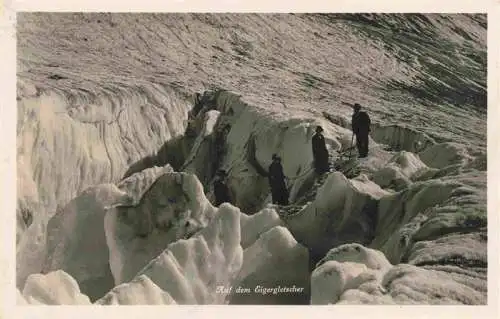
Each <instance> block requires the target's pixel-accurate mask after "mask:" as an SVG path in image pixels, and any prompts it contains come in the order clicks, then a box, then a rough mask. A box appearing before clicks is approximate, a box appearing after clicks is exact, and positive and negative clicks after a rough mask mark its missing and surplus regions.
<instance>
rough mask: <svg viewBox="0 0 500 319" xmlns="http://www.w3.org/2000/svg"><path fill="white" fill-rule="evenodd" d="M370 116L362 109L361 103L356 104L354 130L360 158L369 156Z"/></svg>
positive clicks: (353, 120) (353, 116)
mask: <svg viewBox="0 0 500 319" xmlns="http://www.w3.org/2000/svg"><path fill="white" fill-rule="evenodd" d="M370 124H371V121H370V117H369V116H368V114H367V113H366V112H365V111H361V105H360V104H359V103H355V104H354V114H353V115H352V132H353V133H354V135H356V146H357V147H358V153H359V157H360V158H364V157H367V156H368V135H369V134H370Z"/></svg>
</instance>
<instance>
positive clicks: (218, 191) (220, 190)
mask: <svg viewBox="0 0 500 319" xmlns="http://www.w3.org/2000/svg"><path fill="white" fill-rule="evenodd" d="M226 177H227V174H226V171H225V170H222V169H221V170H219V171H218V172H217V174H216V175H215V181H214V195H215V206H219V205H220V204H222V203H230V204H232V203H233V202H232V200H231V194H230V191H229V187H228V186H227V182H226Z"/></svg>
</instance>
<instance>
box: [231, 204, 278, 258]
mask: <svg viewBox="0 0 500 319" xmlns="http://www.w3.org/2000/svg"><path fill="white" fill-rule="evenodd" d="M282 224H283V221H282V220H281V219H280V216H279V215H278V213H277V212H276V210H274V209H272V208H264V209H263V210H261V211H259V212H258V213H256V214H253V215H247V214H245V213H241V216H240V225H241V247H242V248H243V249H246V248H248V247H249V246H250V245H251V244H253V243H255V242H256V241H257V239H259V237H260V236H261V235H262V234H263V233H265V232H267V231H268V230H270V229H271V228H273V227H275V226H282Z"/></svg>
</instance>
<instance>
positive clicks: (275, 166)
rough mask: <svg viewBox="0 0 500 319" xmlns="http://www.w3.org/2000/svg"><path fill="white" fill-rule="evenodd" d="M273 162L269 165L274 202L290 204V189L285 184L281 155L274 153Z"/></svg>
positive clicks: (269, 177)
mask: <svg viewBox="0 0 500 319" xmlns="http://www.w3.org/2000/svg"><path fill="white" fill-rule="evenodd" d="M272 159H273V162H272V163H271V165H269V175H268V179H269V186H271V196H272V198H273V204H278V205H288V189H287V188H286V184H285V174H284V173H283V166H281V157H279V156H278V155H276V154H273V157H272Z"/></svg>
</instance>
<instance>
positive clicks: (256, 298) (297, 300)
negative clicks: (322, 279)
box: [231, 226, 309, 305]
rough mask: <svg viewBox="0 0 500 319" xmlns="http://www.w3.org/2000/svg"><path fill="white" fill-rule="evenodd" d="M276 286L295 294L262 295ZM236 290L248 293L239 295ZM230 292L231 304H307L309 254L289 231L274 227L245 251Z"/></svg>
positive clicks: (283, 292) (270, 293) (281, 227)
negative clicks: (240, 289) (239, 288)
mask: <svg viewBox="0 0 500 319" xmlns="http://www.w3.org/2000/svg"><path fill="white" fill-rule="evenodd" d="M279 286H281V287H283V288H290V289H293V288H295V289H296V290H293V291H292V290H290V291H280V292H267V293H265V292H264V291H265V288H267V289H269V288H276V287H279ZM237 287H241V288H242V289H245V288H247V289H250V291H249V292H245V293H239V292H238V291H237ZM259 287H260V288H262V289H259ZM233 288H234V289H233V295H232V296H231V303H232V304H271V305H272V304H307V303H308V302H309V300H308V295H309V253H308V251H307V249H306V248H305V247H304V246H302V245H301V244H299V243H297V241H296V240H295V239H294V238H293V236H292V235H291V234H290V232H289V231H288V229H286V228H285V227H283V226H276V227H273V228H271V229H270V230H268V231H267V232H265V233H263V234H262V235H261V236H260V237H259V239H258V240H257V241H256V242H255V243H253V245H251V246H250V247H248V248H246V249H245V251H244V258H243V266H242V268H241V271H240V272H239V274H238V278H237V279H236V281H235V282H234V284H233Z"/></svg>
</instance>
